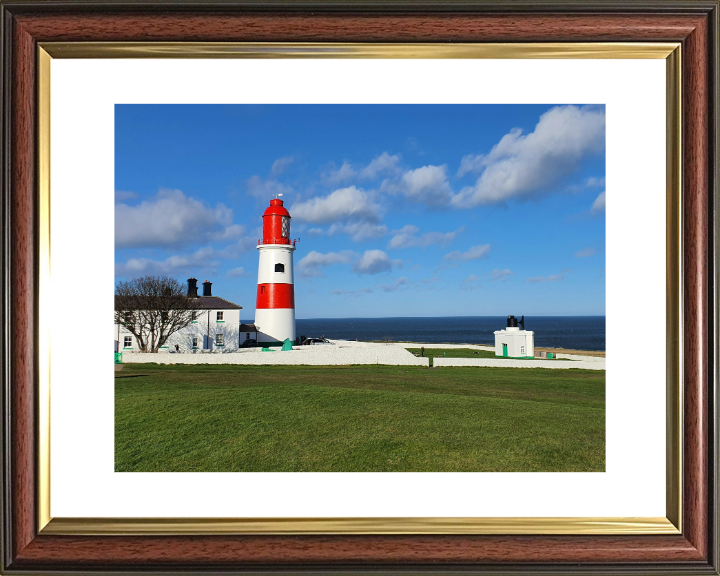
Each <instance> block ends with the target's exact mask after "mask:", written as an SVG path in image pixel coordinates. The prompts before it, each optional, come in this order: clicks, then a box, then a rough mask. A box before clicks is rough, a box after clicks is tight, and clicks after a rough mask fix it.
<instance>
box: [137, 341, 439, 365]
mask: <svg viewBox="0 0 720 576" xmlns="http://www.w3.org/2000/svg"><path fill="white" fill-rule="evenodd" d="M331 342H333V344H332V345H317V346H298V347H295V348H293V350H288V351H286V352H281V351H279V350H277V349H276V351H274V352H262V351H261V350H260V349H259V348H247V349H243V350H239V351H237V352H229V353H225V354H212V353H209V354H202V353H201V354H174V353H168V354H141V353H137V352H129V353H128V352H125V353H123V364H144V363H157V364H245V365H254V366H258V365H306V366H349V365H351V364H384V365H389V366H428V365H429V359H428V358H418V357H417V356H414V355H413V354H411V353H410V352H408V351H407V350H405V348H403V347H402V346H399V345H397V344H376V343H369V342H354V341H344V340H332V341H331Z"/></svg>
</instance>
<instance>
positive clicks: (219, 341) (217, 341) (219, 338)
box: [215, 334, 223, 346]
mask: <svg viewBox="0 0 720 576" xmlns="http://www.w3.org/2000/svg"><path fill="white" fill-rule="evenodd" d="M222 345H223V335H222V334H215V346H222Z"/></svg>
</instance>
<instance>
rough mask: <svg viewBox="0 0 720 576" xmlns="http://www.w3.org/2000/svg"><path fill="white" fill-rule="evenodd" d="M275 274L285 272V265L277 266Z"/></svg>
mask: <svg viewBox="0 0 720 576" xmlns="http://www.w3.org/2000/svg"><path fill="white" fill-rule="evenodd" d="M275 272H285V264H275Z"/></svg>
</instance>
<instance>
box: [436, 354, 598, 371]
mask: <svg viewBox="0 0 720 576" xmlns="http://www.w3.org/2000/svg"><path fill="white" fill-rule="evenodd" d="M601 360H602V362H596V361H595V362H587V361H577V362H572V361H569V360H511V359H507V360H506V359H504V358H503V359H500V358H498V359H497V360H496V359H494V358H443V357H442V356H436V357H435V358H433V366H435V367H437V368H447V367H451V366H483V367H486V368H551V369H560V370H563V369H565V370H568V369H571V368H582V369H584V370H605V358H601Z"/></svg>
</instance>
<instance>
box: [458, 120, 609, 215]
mask: <svg viewBox="0 0 720 576" xmlns="http://www.w3.org/2000/svg"><path fill="white" fill-rule="evenodd" d="M604 147H605V112H604V110H602V109H598V108H594V107H588V106H585V107H578V106H556V107H555V108H553V109H551V110H549V111H547V112H545V113H544V114H543V115H542V116H541V117H540V120H539V121H538V123H537V125H536V126H535V130H534V131H533V132H531V133H530V134H523V133H522V130H521V129H519V128H515V129H513V130H511V131H510V133H509V134H506V135H505V136H503V137H502V139H501V140H500V142H498V143H497V144H496V145H495V146H494V147H493V149H492V150H491V151H490V153H489V154H486V155H484V156H481V157H480V156H472V155H471V156H466V157H465V158H463V161H464V166H465V168H464V169H467V170H470V169H472V170H474V171H479V170H482V174H481V175H480V178H478V180H477V182H476V183H475V185H474V186H468V187H466V188H463V189H462V190H461V191H460V192H459V193H458V194H457V195H455V196H454V197H453V198H452V204H453V205H454V206H455V207H456V208H465V207H471V206H478V205H482V204H494V203H499V202H504V201H507V200H510V199H511V198H528V197H531V196H534V195H537V194H542V193H547V192H548V189H550V188H552V187H553V186H556V185H557V184H558V183H559V182H561V181H562V179H563V178H565V177H567V176H570V175H571V174H573V173H574V172H575V171H576V170H577V169H578V168H579V166H580V163H581V162H582V160H583V159H585V158H586V157H588V156H590V155H593V154H599V153H602V151H603V150H604ZM462 166H463V164H461V169H463V168H462Z"/></svg>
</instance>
